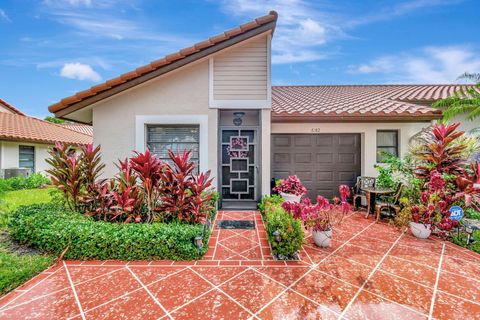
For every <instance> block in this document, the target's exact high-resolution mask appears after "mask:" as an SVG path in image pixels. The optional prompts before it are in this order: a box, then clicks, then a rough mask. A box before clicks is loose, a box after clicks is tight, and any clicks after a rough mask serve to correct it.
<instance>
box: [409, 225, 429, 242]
mask: <svg viewBox="0 0 480 320" xmlns="http://www.w3.org/2000/svg"><path fill="white" fill-rule="evenodd" d="M430 227H431V226H430V225H429V224H423V223H418V222H413V221H410V231H412V234H413V235H414V236H415V237H417V238H419V239H427V238H428V237H430V234H431V233H432V229H431V228H430Z"/></svg>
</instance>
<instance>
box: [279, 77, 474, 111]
mask: <svg viewBox="0 0 480 320" xmlns="http://www.w3.org/2000/svg"><path fill="white" fill-rule="evenodd" d="M467 87H471V86H468V85H452V84H450V85H324V86H273V87H272V119H273V120H275V119H277V120H280V119H283V120H285V119H286V118H292V119H293V118H298V119H302V118H304V119H314V118H315V119H319V118H331V117H337V118H338V119H348V118H352V119H353V118H356V119H357V120H358V119H361V118H365V119H368V118H377V117H378V118H380V117H390V118H395V117H397V118H405V117H420V118H422V119H423V120H426V119H428V118H431V119H435V118H439V117H440V116H441V111H440V110H437V109H433V108H431V107H429V105H431V104H432V103H433V102H434V101H436V100H439V99H442V98H446V97H448V96H450V95H452V94H453V93H454V92H456V91H458V90H463V89H465V88H467ZM312 117H314V118H312Z"/></svg>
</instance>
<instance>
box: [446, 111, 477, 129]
mask: <svg viewBox="0 0 480 320" xmlns="http://www.w3.org/2000/svg"><path fill="white" fill-rule="evenodd" d="M449 122H450V123H455V122H460V123H461V124H460V127H459V130H462V131H465V132H468V131H470V130H472V129H474V128H480V118H477V119H475V120H473V121H471V120H467V117H466V116H465V115H459V116H457V117H455V118H453V119H452V120H450V121H449Z"/></svg>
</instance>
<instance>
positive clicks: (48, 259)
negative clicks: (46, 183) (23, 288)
mask: <svg viewBox="0 0 480 320" xmlns="http://www.w3.org/2000/svg"><path fill="white" fill-rule="evenodd" d="M50 190H51V188H46V189H29V190H17V191H8V192H5V193H4V194H2V195H1V196H0V232H1V233H2V237H1V238H0V275H1V276H0V295H3V294H5V293H7V292H8V291H11V290H13V289H15V288H16V287H18V286H19V285H21V284H22V283H24V282H25V281H27V280H29V279H30V278H32V277H34V276H35V275H37V274H38V273H39V272H41V271H43V270H45V269H46V268H48V267H49V266H50V265H51V264H52V263H53V260H54V258H53V257H52V256H49V255H44V254H36V253H22V254H19V253H15V252H11V251H12V250H11V249H10V248H11V247H12V246H11V242H10V240H9V239H8V236H7V235H6V229H7V223H8V219H9V216H10V213H11V212H12V210H15V209H16V208H18V207H19V206H21V205H28V204H34V203H47V202H50V200H51V197H50Z"/></svg>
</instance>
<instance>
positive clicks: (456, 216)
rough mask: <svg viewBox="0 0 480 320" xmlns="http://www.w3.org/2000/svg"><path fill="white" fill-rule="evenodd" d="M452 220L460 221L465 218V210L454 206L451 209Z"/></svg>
mask: <svg viewBox="0 0 480 320" xmlns="http://www.w3.org/2000/svg"><path fill="white" fill-rule="evenodd" d="M449 211H450V219H452V220H457V221H460V219H462V218H463V209H462V208H461V207H459V206H452V207H451V208H450V210H449Z"/></svg>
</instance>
